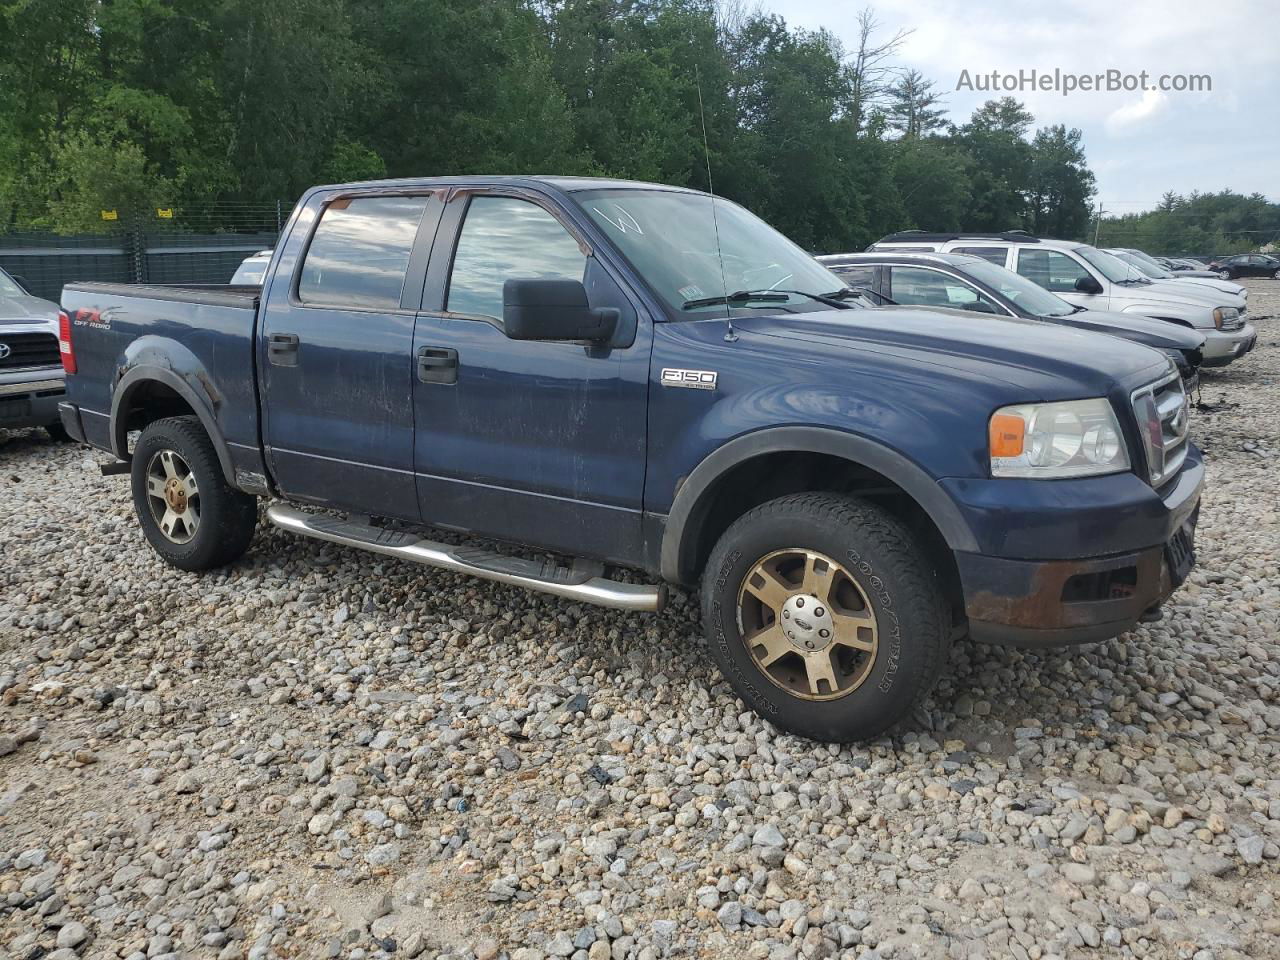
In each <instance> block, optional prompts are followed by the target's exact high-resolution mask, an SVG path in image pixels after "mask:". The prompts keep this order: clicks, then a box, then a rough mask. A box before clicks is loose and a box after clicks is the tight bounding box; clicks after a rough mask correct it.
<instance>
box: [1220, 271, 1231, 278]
mask: <svg viewBox="0 0 1280 960" xmlns="http://www.w3.org/2000/svg"><path fill="white" fill-rule="evenodd" d="M1218 277H1219V279H1222V280H1230V279H1232V276H1231V271H1230V270H1219V271H1218Z"/></svg>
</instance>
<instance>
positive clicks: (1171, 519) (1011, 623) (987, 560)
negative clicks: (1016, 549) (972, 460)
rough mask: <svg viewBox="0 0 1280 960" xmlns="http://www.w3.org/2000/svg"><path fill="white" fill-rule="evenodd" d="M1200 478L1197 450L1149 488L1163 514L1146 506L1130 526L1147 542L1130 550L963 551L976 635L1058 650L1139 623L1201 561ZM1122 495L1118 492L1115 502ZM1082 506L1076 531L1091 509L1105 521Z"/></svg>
mask: <svg viewBox="0 0 1280 960" xmlns="http://www.w3.org/2000/svg"><path fill="white" fill-rule="evenodd" d="M1038 482H1041V483H1052V482H1053V481H1038ZM1203 485H1204V464H1203V460H1202V459H1201V457H1200V454H1199V451H1197V450H1195V448H1194V447H1192V448H1191V449H1190V450H1189V452H1188V457H1187V461H1186V462H1185V463H1184V465H1183V467H1182V469H1181V470H1179V472H1178V474H1177V475H1176V476H1175V477H1174V478H1173V479H1172V480H1170V481H1169V483H1168V484H1167V485H1166V486H1165V487H1164V488H1163V490H1162V491H1159V492H1157V491H1154V490H1152V491H1151V497H1152V499H1153V500H1154V501H1155V502H1156V503H1157V504H1159V516H1156V515H1154V514H1153V513H1152V511H1151V510H1150V509H1148V510H1147V511H1145V512H1146V514H1147V518H1146V522H1144V523H1142V524H1141V525H1139V526H1133V527H1130V528H1129V532H1130V533H1132V534H1133V535H1134V536H1135V537H1138V538H1140V539H1138V540H1137V541H1136V542H1132V543H1131V544H1129V545H1128V547H1127V548H1125V549H1119V550H1114V551H1113V550H1108V552H1106V553H1105V554H1101V555H1095V556H1084V557H1073V558H1071V559H1025V558H1023V559H1018V558H1008V557H1002V556H996V555H991V554H976V553H963V552H957V553H956V555H955V556H956V563H957V566H958V568H959V572H960V582H961V586H962V588H963V590H964V604H965V613H966V615H967V617H968V620H969V634H970V636H971V637H972V638H973V639H975V640H979V641H982V642H984V643H1001V644H1011V645H1014V646H1030V647H1053V646H1063V645H1067V644H1074V643H1092V642H1095V641H1099V640H1106V639H1107V638H1109V637H1114V636H1116V635H1118V634H1121V633H1123V632H1125V631H1126V630H1129V629H1132V628H1133V626H1134V625H1135V624H1136V623H1137V622H1138V621H1139V620H1140V619H1141V618H1142V617H1143V615H1144V614H1146V613H1148V612H1149V611H1152V610H1153V609H1154V608H1156V607H1159V605H1160V604H1161V603H1163V602H1164V601H1165V600H1166V599H1167V598H1168V597H1169V595H1170V594H1171V593H1173V591H1174V590H1176V589H1177V588H1178V587H1179V586H1180V585H1181V584H1182V582H1183V581H1184V580H1185V579H1186V577H1187V575H1188V574H1189V573H1190V571H1191V569H1192V567H1193V566H1194V564H1195V545H1194V536H1195V526H1196V522H1197V520H1198V518H1199V507H1200V494H1201V490H1202V488H1203ZM1117 489H1124V488H1123V487H1117ZM1124 499H1125V498H1124V497H1121V498H1118V499H1117V503H1116V506H1117V507H1118V506H1120V504H1121V502H1122V501H1123V500H1124ZM1079 510H1080V511H1081V515H1080V517H1079V519H1078V521H1077V523H1076V524H1075V526H1076V527H1077V530H1078V529H1079V528H1080V527H1084V526H1086V525H1087V524H1089V523H1091V522H1093V521H1094V520H1096V519H1097V518H1095V517H1089V516H1087V514H1088V513H1089V512H1090V511H1094V512H1100V513H1101V514H1102V515H1103V517H1104V518H1105V516H1106V514H1107V513H1108V510H1107V508H1106V507H1105V505H1103V504H1101V503H1097V502H1095V503H1094V504H1092V505H1090V504H1088V503H1086V502H1083V501H1082V502H1081V503H1080V504H1079ZM1042 535H1047V531H1042ZM1064 540H1065V541H1067V542H1070V537H1069V536H1066V535H1065V531H1064V536H1059V537H1057V538H1051V539H1050V540H1049V542H1050V543H1053V542H1057V543H1059V544H1061V543H1063V542H1064ZM1107 546H1108V547H1116V546H1117V544H1116V543H1115V542H1110V543H1108V544H1107Z"/></svg>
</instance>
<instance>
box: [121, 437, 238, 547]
mask: <svg viewBox="0 0 1280 960" xmlns="http://www.w3.org/2000/svg"><path fill="white" fill-rule="evenodd" d="M163 450H171V451H173V452H174V453H176V454H178V456H180V457H181V458H182V460H184V461H185V462H186V464H187V465H188V466H189V467H190V470H191V474H192V475H193V476H194V477H195V479H196V483H197V484H198V486H199V491H200V522H199V524H198V526H196V528H195V534H194V536H193V537H192V538H191V539H190V540H189V541H188V542H186V543H175V542H173V541H172V540H171V539H170V538H169V537H167V536H166V535H165V533H164V531H163V530H161V528H160V524H159V523H158V522H157V520H156V517H155V516H154V515H153V513H152V510H151V505H150V503H149V501H148V494H147V468H148V464H149V463H150V462H151V460H152V458H153V457H154V456H155V455H156V454H157V453H159V452H161V451H163ZM130 480H131V483H132V487H133V509H134V513H135V514H136V515H137V517H138V523H139V524H140V525H141V526H142V532H143V533H144V534H145V535H146V538H147V541H148V542H149V543H150V544H151V546H152V548H153V549H154V550H155V551H156V553H158V554H160V556H161V557H163V558H164V560H165V561H166V562H167V563H169V564H170V565H172V566H175V567H177V568H178V569H180V570H193V571H194V570H212V569H214V568H216V567H222V566H226V565H227V564H228V563H231V562H233V561H234V560H237V559H239V558H240V556H242V555H243V554H244V552H245V551H246V550H247V549H248V548H249V543H250V542H251V541H252V540H253V533H254V528H255V527H256V526H257V523H258V505H257V499H256V498H255V497H252V496H250V495H249V494H247V493H242V492H241V491H239V490H236V489H234V488H232V487H231V486H229V485H228V484H227V481H226V478H225V477H224V476H223V474H222V466H221V464H220V463H219V462H218V454H217V453H216V452H215V450H214V448H213V442H212V441H211V440H210V439H209V435H208V434H207V433H206V432H205V430H204V427H203V426H201V424H200V421H199V419H197V418H196V417H170V418H169V419H167V420H157V421H155V422H154V423H151V424H148V425H147V427H146V428H145V429H144V430H143V431H142V435H141V436H140V437H139V438H138V442H137V445H136V446H135V447H134V451H133V463H132V467H131V469H130Z"/></svg>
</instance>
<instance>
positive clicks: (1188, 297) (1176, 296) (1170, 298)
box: [1116, 280, 1245, 310]
mask: <svg viewBox="0 0 1280 960" xmlns="http://www.w3.org/2000/svg"><path fill="white" fill-rule="evenodd" d="M1207 282H1208V281H1204V280H1152V281H1151V282H1150V283H1146V284H1142V283H1139V284H1133V285H1131V286H1129V285H1125V286H1121V285H1120V284H1117V285H1116V287H1117V289H1118V290H1122V291H1124V293H1122V294H1121V296H1125V297H1130V298H1132V299H1134V300H1143V301H1146V302H1149V303H1171V304H1173V303H1183V304H1185V303H1195V304H1198V305H1204V306H1207V307H1208V308H1209V309H1210V310H1212V309H1213V308H1214V307H1239V308H1241V309H1243V308H1244V305H1245V303H1244V297H1243V296H1242V295H1241V294H1238V293H1237V294H1233V293H1230V292H1228V291H1226V290H1217V289H1215V288H1213V287H1207V286H1204V284H1205V283H1207ZM1219 282H1220V283H1221V281H1219ZM1229 286H1232V287H1239V284H1235V283H1233V284H1229ZM1240 289H1241V290H1243V289H1244V288H1243V287H1240Z"/></svg>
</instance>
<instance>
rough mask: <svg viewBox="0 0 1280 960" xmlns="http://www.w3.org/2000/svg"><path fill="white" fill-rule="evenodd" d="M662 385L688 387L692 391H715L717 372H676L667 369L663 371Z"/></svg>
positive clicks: (672, 369) (669, 368)
mask: <svg viewBox="0 0 1280 960" xmlns="http://www.w3.org/2000/svg"><path fill="white" fill-rule="evenodd" d="M662 385H663V386H664V387H688V388H689V389H690V390H714V389H715V388H716V372H715V371H714V370H676V369H674V368H672V367H666V368H664V369H663V371H662Z"/></svg>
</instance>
